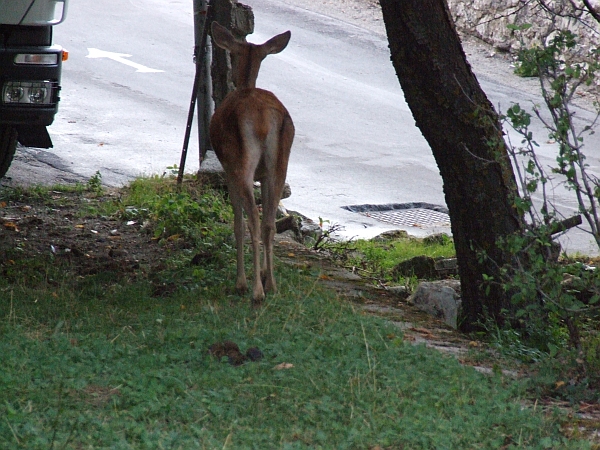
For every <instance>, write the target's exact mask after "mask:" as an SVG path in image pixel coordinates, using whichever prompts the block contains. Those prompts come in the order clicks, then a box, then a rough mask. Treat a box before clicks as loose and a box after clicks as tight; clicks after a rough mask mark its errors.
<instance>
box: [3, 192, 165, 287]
mask: <svg viewBox="0 0 600 450" xmlns="http://www.w3.org/2000/svg"><path fill="white" fill-rule="evenodd" d="M1 192H2V191H1V190H0V193H1ZM117 195H118V192H116V191H113V192H109V193H107V194H105V195H103V196H101V197H96V196H90V195H88V194H86V195H83V194H77V193H69V192H59V191H55V192H51V194H50V199H44V198H27V197H24V198H23V200H10V201H3V202H1V203H0V273H6V270H7V269H8V268H9V267H10V265H11V264H12V260H11V258H12V257H13V255H14V254H15V252H18V254H19V255H22V256H24V257H30V258H36V257H53V258H56V259H57V261H68V262H69V267H70V268H71V270H72V275H73V276H86V275H92V274H97V273H101V272H107V271H110V272H114V273H118V274H120V275H122V276H131V277H134V276H136V274H137V273H138V272H139V271H140V270H142V271H152V270H153V268H157V267H159V266H160V265H161V259H162V258H163V257H164V252H165V248H164V247H162V246H159V245H158V244H157V243H155V242H153V241H152V239H151V235H149V234H148V233H146V232H144V230H143V224H141V223H138V222H135V221H130V222H128V221H123V220H119V219H117V218H114V217H102V216H100V217H99V216H97V215H95V214H90V215H89V216H87V217H86V216H83V217H81V215H80V214H81V210H82V207H83V208H84V209H85V206H86V204H88V205H89V206H92V205H93V204H94V203H96V204H97V203H102V202H111V201H114V200H115V198H116V196H117ZM91 211H93V209H91Z"/></svg>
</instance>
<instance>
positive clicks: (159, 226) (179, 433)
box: [0, 174, 590, 449]
mask: <svg viewBox="0 0 600 450" xmlns="http://www.w3.org/2000/svg"><path fill="white" fill-rule="evenodd" d="M99 181H100V175H99V174H98V175H97V177H96V179H95V180H92V181H91V182H90V183H88V185H87V186H86V185H82V186H77V187H75V188H65V187H61V186H55V187H52V188H50V189H43V188H32V189H18V190H10V189H3V190H2V191H0V202H1V203H0V205H1V206H2V213H3V214H2V217H3V219H2V223H1V225H2V235H1V236H2V238H1V239H0V274H1V277H0V298H1V301H0V363H1V367H2V370H1V371H0V418H1V420H0V447H2V448H24V449H25V448H26V449H37V448H40V449H41V448H43V449H48V448H108V447H110V448H182V449H183V448H185V449H188V448H261V449H262V448H402V447H406V448H590V446H589V444H588V443H587V442H585V441H579V440H578V433H579V431H578V428H577V427H573V426H571V425H570V422H569V419H568V418H567V417H566V416H565V415H564V414H562V413H561V412H560V411H558V410H550V409H542V408H540V407H536V406H535V402H533V401H528V399H531V391H527V390H526V387H527V386H526V385H525V384H524V383H523V382H520V381H515V380H512V379H510V378H506V377H504V376H503V375H502V374H501V371H499V370H498V371H495V374H494V375H490V376H485V375H482V374H480V373H478V372H476V371H475V370H474V369H473V368H470V367H464V366H461V365H460V364H459V362H458V361H457V360H456V359H454V358H452V357H448V356H444V355H442V354H440V353H438V352H436V351H434V350H430V349H427V348H426V347H424V346H419V345H413V344H412V343H411V342H408V341H407V340H405V339H404V338H403V333H402V332H401V331H400V330H399V329H398V328H397V327H395V326H393V325H392V324H390V323H388V322H386V321H384V320H383V319H380V318H377V317H372V316H370V315H366V314H364V313H363V312H362V309H361V307H360V305H359V304H356V303H352V302H350V301H348V300H347V299H345V298H343V297H340V295H338V294H336V293H335V292H333V291H331V290H328V289H326V288H325V287H324V286H323V285H322V283H321V282H320V273H319V272H318V271H317V269H315V268H313V267H312V266H310V265H302V266H286V265H285V264H283V263H281V262H280V261H279V262H278V263H277V271H276V275H277V280H278V287H279V291H278V293H276V294H274V295H270V296H268V297H267V300H266V302H265V304H264V306H263V307H261V308H260V309H252V308H251V307H250V301H249V299H248V298H246V297H244V296H239V295H237V294H236V293H235V292H234V291H233V287H234V280H235V251H234V248H233V245H232V236H231V220H232V214H231V210H230V207H229V206H228V203H227V200H226V198H225V196H224V195H223V193H221V192H215V191H212V190H209V189H207V188H204V187H202V186H201V185H199V184H198V183H195V182H191V181H190V182H186V183H184V189H183V190H181V191H178V190H177V189H176V188H175V185H174V182H173V180H171V179H163V178H149V179H140V180H136V181H135V182H133V183H132V184H131V185H130V186H128V187H126V188H124V189H122V190H120V191H113V192H105V191H103V189H102V188H101V185H100V183H99ZM40 242H41V243H42V244H43V245H38V243H40ZM365 245H366V244H365ZM386 245H390V244H389V243H388V244H386ZM362 252H363V253H364V254H367V253H369V252H368V251H367V250H365V249H363V250H362ZM375 253H376V252H375V251H374V250H373V254H375ZM377 264H383V263H382V262H379V263H377ZM209 349H210V352H209ZM218 349H221V350H218ZM236 349H239V351H238V350H236ZM234 350H235V351H234ZM240 355H242V356H240ZM527 405H530V406H527Z"/></svg>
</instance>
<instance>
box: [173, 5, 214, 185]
mask: <svg viewBox="0 0 600 450" xmlns="http://www.w3.org/2000/svg"><path fill="white" fill-rule="evenodd" d="M202 8H203V9H202ZM208 8H209V4H208V2H207V1H206V0H194V35H195V41H196V45H195V47H194V62H195V63H196V74H195V76H194V87H193V88H192V99H191V100H190V109H189V111H188V120H187V125H186V129H185V137H184V139H183V149H182V150H181V161H180V163H179V173H178V175H177V184H178V185H180V184H181V183H182V181H183V172H184V170H185V160H186V157H187V150H188V144H189V142H190V134H191V131H192V122H193V120H194V109H195V108H196V104H198V117H199V120H198V142H199V147H200V165H202V161H203V159H204V156H205V155H206V152H207V150H208V147H209V145H210V144H209V142H210V141H209V137H208V124H209V122H210V117H211V113H212V111H211V107H212V102H211V98H210V92H211V90H210V88H211V86H210V84H209V83H208V79H209V76H208V74H209V73H210V69H209V68H210V66H209V64H210V63H209V62H208V61H210V60H208V61H207V57H206V54H207V51H206V50H207V40H208V30H207V29H206V28H205V27H204V25H205V23H206V20H207V11H208ZM203 86H204V87H203ZM197 100H199V101H198V102H197Z"/></svg>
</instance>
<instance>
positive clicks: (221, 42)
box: [211, 22, 240, 53]
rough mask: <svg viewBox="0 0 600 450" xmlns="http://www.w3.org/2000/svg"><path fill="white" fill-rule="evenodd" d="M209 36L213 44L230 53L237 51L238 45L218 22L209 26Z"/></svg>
mask: <svg viewBox="0 0 600 450" xmlns="http://www.w3.org/2000/svg"><path fill="white" fill-rule="evenodd" d="M211 36H212V40H213V42H214V43H215V44H217V45H218V46H219V47H221V48H222V49H225V50H229V51H230V52H232V53H236V52H237V51H239V48H240V43H239V42H238V41H237V39H236V38H235V37H234V36H233V35H232V34H231V33H230V31H229V30H228V29H227V28H225V27H224V26H223V25H220V24H219V23H218V22H213V23H212V25H211Z"/></svg>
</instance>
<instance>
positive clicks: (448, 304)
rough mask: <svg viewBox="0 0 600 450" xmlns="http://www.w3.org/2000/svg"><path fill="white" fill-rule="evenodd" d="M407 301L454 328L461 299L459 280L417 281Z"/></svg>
mask: <svg viewBox="0 0 600 450" xmlns="http://www.w3.org/2000/svg"><path fill="white" fill-rule="evenodd" d="M408 302H409V303H411V304H413V305H414V306H415V307H416V308H418V309H420V310H421V311H424V312H426V313H428V314H430V315H432V316H433V317H435V318H437V319H440V320H442V321H444V322H445V323H446V324H447V325H449V326H451V327H452V328H454V329H456V328H457V324H458V316H459V314H460V308H461V305H462V301H461V299H460V281H458V280H442V281H431V282H422V283H419V285H418V286H417V289H416V290H415V292H414V293H413V294H412V295H411V296H410V297H409V298H408Z"/></svg>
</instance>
